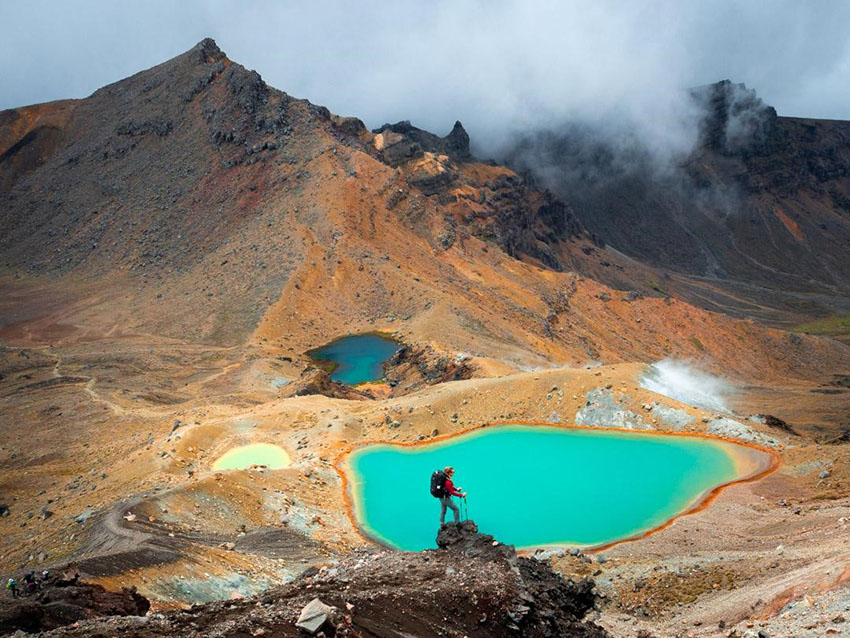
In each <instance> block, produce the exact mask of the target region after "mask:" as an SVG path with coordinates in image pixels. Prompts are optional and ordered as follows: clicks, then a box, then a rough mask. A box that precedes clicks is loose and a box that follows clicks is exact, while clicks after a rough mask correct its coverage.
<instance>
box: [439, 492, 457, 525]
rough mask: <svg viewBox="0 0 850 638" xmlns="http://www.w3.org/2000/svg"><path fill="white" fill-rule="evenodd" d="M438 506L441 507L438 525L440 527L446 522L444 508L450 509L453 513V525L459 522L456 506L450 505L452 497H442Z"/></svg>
mask: <svg viewBox="0 0 850 638" xmlns="http://www.w3.org/2000/svg"><path fill="white" fill-rule="evenodd" d="M440 505H441V507H440V524H441V525H442V524H443V523H445V522H446V508H447V507H448V508H451V510H452V512H454V514H455V523H457V522H458V521H460V511H459V510H458V509H457V505H455V504H454V503H452V497H451V496H443V497H442V498H441V499H440Z"/></svg>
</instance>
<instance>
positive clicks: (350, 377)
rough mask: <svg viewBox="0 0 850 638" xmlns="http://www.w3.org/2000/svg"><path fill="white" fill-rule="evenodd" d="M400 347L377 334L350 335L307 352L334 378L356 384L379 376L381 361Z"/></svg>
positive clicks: (384, 360) (382, 362) (381, 373)
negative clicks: (328, 370)
mask: <svg viewBox="0 0 850 638" xmlns="http://www.w3.org/2000/svg"><path fill="white" fill-rule="evenodd" d="M400 347H401V344H399V343H398V342H397V341H394V340H392V339H389V338H387V337H381V336H379V335H374V334H365V335H351V336H349V337H343V338H342V339H337V340H336V341H332V342H331V343H329V344H328V345H326V346H322V347H321V348H316V349H315V350H310V351H309V352H308V353H307V354H308V355H310V357H311V358H312V359H314V360H316V361H319V362H322V363H324V366H323V367H325V369H330V370H331V379H333V380H334V381H341V382H342V383H347V384H349V385H357V384H358V383H365V382H367V381H377V380H379V379H381V378H383V376H384V363H385V362H386V361H387V360H388V359H389V358H390V357H391V356H392V355H393V353H394V352H395V351H396V350H398V349H399V348H400Z"/></svg>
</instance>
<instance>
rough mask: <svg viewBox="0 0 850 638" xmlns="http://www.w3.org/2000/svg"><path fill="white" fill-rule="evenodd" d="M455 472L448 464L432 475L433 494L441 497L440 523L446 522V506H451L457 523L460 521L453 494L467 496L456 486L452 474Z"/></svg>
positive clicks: (461, 496)
mask: <svg viewBox="0 0 850 638" xmlns="http://www.w3.org/2000/svg"><path fill="white" fill-rule="evenodd" d="M454 473H455V469H454V468H453V467H451V466H450V465H449V466H446V468H445V469H443V470H437V471H435V472H434V473H433V474H432V475H431V495H432V496H435V497H436V498H438V499H440V525H443V524H445V522H446V508H447V507H448V508H451V510H452V512H454V516H455V524H457V523H459V522H460V511H459V510H458V507H457V505H455V504H454V503H453V502H452V496H457V497H459V498H466V493H465V492H461V491H460V488H459V487H455V484H454V482H452V476H453V475H454Z"/></svg>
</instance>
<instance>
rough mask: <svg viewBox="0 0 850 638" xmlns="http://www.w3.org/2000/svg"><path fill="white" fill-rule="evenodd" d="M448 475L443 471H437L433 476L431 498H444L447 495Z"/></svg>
mask: <svg viewBox="0 0 850 638" xmlns="http://www.w3.org/2000/svg"><path fill="white" fill-rule="evenodd" d="M447 478H448V477H447V476H446V473H445V472H444V471H443V470H435V471H434V473H433V474H432V475H431V496H433V497H435V498H443V497H444V496H445V495H446V479H447Z"/></svg>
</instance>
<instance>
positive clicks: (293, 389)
mask: <svg viewBox="0 0 850 638" xmlns="http://www.w3.org/2000/svg"><path fill="white" fill-rule="evenodd" d="M284 390H285V391H284V393H283V394H284V395H285V396H291V397H301V396H306V395H310V394H321V395H324V396H326V397H331V398H334V399H353V400H364V399H374V398H375V397H373V396H372V395H371V394H369V393H368V392H362V391H360V390H357V389H356V388H353V387H351V386H350V385H347V384H345V383H339V382H337V381H334V380H333V379H331V375H330V374H328V372H327V371H326V370H322V369H320V368H314V367H312V366H311V367H308V368H306V369H305V370H304V371H303V372H302V373H301V376H300V377H299V378H298V379H296V380H295V381H293V382H292V383H290V384H288V385H287V386H285V388H284Z"/></svg>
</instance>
